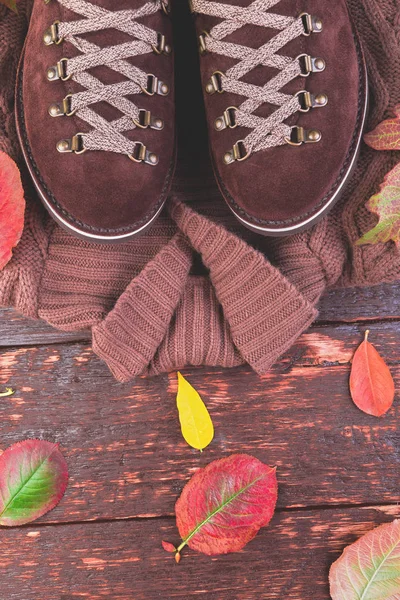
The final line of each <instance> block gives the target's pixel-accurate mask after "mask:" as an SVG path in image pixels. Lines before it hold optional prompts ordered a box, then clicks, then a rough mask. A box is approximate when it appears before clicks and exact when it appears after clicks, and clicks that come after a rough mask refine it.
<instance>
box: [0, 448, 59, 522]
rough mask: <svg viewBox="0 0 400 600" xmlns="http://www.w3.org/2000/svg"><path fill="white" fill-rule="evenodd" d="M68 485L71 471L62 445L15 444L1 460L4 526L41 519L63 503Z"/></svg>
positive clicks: (0, 506)
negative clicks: (62, 499)
mask: <svg viewBox="0 0 400 600" xmlns="http://www.w3.org/2000/svg"><path fill="white" fill-rule="evenodd" d="M67 482H68V468H67V464H66V462H65V459H64V457H63V456H62V454H61V452H60V451H59V449H58V444H53V443H52V442H46V441H44V440H25V441H23V442H19V443H17V444H13V445H12V446H10V447H9V448H7V450H6V451H5V452H4V453H3V454H2V455H1V456H0V525H7V526H13V525H22V524H23V523H29V522H30V521H34V520H35V519H38V518H39V517H41V516H42V515H44V514H45V513H46V512H48V511H49V510H51V509H53V508H54V507H55V506H56V505H57V504H58V503H59V501H60V500H61V498H62V497H63V495H64V492H65V489H66V487H67Z"/></svg>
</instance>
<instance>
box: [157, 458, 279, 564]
mask: <svg viewBox="0 0 400 600" xmlns="http://www.w3.org/2000/svg"><path fill="white" fill-rule="evenodd" d="M277 496H278V484H277V480H276V469H272V468H271V467H269V466H268V465H265V464H264V463H262V462H261V461H259V460H258V459H256V458H254V457H252V456H249V455H247V454H232V455H231V456H229V457H228V458H222V459H220V460H215V461H213V462H212V463H210V464H209V465H207V466H206V467H205V468H204V469H199V470H198V471H197V472H196V473H195V474H194V475H193V477H192V479H191V480H190V481H189V482H188V483H187V484H186V486H185V487H184V488H183V491H182V494H181V496H180V498H179V499H178V501H177V503H176V505H175V513H176V523H177V526H178V529H179V533H180V535H181V537H182V543H181V544H180V545H179V546H178V547H177V548H176V561H177V562H179V561H180V557H181V552H182V549H183V548H184V547H185V546H186V545H187V546H189V547H190V548H192V549H193V550H198V551H199V552H202V553H203V554H208V555H214V554H227V553H228V552H237V551H239V550H241V549H242V548H243V547H244V546H245V545H246V544H247V543H248V542H249V541H250V540H252V539H253V538H254V537H255V536H256V534H257V532H258V531H259V529H260V527H264V526H266V525H268V523H269V522H270V520H271V518H272V516H273V514H274V510H275V505H276V500H277ZM165 544H166V542H163V547H164V549H166V550H167V551H169V552H170V551H171V548H172V547H173V546H172V544H171V545H170V544H169V543H168V548H166V546H165Z"/></svg>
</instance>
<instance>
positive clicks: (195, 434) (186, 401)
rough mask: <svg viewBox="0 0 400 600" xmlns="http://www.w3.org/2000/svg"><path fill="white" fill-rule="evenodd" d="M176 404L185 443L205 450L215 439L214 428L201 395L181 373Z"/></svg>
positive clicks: (179, 374)
mask: <svg viewBox="0 0 400 600" xmlns="http://www.w3.org/2000/svg"><path fill="white" fill-rule="evenodd" d="M176 404H177V406H178V411H179V421H180V424H181V429H182V435H183V437H184V439H185V441H186V442H187V443H188V444H189V446H192V448H196V450H203V449H204V448H206V447H207V446H208V445H209V444H210V442H211V441H212V439H213V437H214V426H213V423H212V421H211V417H210V415H209V413H208V410H207V408H206V406H205V404H204V402H203V400H202V399H201V398H200V395H199V394H198V392H197V391H196V390H195V389H194V387H193V386H191V385H190V383H189V382H188V381H187V380H186V379H185V378H184V377H183V375H181V373H179V372H178V394H177V396H176Z"/></svg>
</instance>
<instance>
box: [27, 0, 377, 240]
mask: <svg viewBox="0 0 400 600" xmlns="http://www.w3.org/2000/svg"><path fill="white" fill-rule="evenodd" d="M175 1H177V2H179V1H180V2H183V1H187V0H175ZM191 9H192V12H193V14H194V15H195V21H196V28H197V31H198V35H199V47H200V53H201V77H202V81H203V88H204V97H205V105H206V114H207V120H208V125H209V141H210V152H211V157H212V164H213V168H214V172H215V177H216V180H217V182H218V185H219V188H220V190H221V193H222V195H223V196H224V198H225V200H226V202H227V203H228V206H229V207H230V209H231V210H232V211H233V213H234V214H235V216H236V217H237V218H238V219H239V220H240V221H241V222H242V223H243V224H244V225H245V226H247V227H249V228H250V229H252V230H254V231H256V232H259V233H261V234H264V235H289V234H292V233H296V232H298V231H300V230H302V229H304V228H306V227H309V226H311V225H312V224H314V223H315V222H316V221H317V220H318V219H320V218H321V217H322V216H323V215H324V214H325V213H326V212H327V211H328V210H330V208H331V207H332V206H333V205H334V203H335V202H336V201H337V200H338V199H339V197H340V195H341V193H342V191H343V188H344V186H345V184H346V182H347V180H348V178H349V176H350V174H351V171H352V168H353V167H354V164H355V161H356V158H357V154H358V150H359V147H360V143H361V136H362V130H363V126H364V122H365V117H366V110H367V96H368V94H367V76H366V69H365V62H364V59H363V54H362V50H361V48H360V44H359V41H358V38H357V34H356V32H355V31H354V27H353V25H352V23H351V19H350V16H349V13H348V10H347V6H346V1H345V0H336V1H335V2H330V3H328V2H326V0H191ZM171 16H172V14H171V5H170V0H169V1H168V0H147V1H146V0H118V1H116V0H35V2H34V7H33V13H32V18H31V24H30V29H29V33H28V36H27V40H26V44H25V50H24V54H23V57H22V60H21V65H20V69H19V74H18V81H17V102H16V111H17V124H18V132H19V137H20V141H21V145H22V148H23V152H24V155H25V159H26V161H27V164H28V167H29V170H30V173H31V175H32V178H33V180H34V183H35V185H36V187H37V189H38V192H39V195H40V197H41V199H42V201H43V203H44V204H45V206H46V207H47V209H48V210H49V212H50V214H51V215H52V216H53V217H54V219H55V220H56V221H57V222H58V223H59V224H60V225H61V226H63V227H64V228H66V229H67V230H68V231H70V232H71V233H75V234H76V235H78V236H80V237H83V238H85V239H87V240H92V241H98V242H107V241H108V242H117V241H123V240H126V239H128V238H130V237H132V236H134V235H137V234H139V233H141V232H143V231H144V230H145V229H146V228H147V227H149V226H150V225H151V224H152V223H153V222H154V220H155V219H156V218H157V216H158V215H159V213H160V211H161V210H162V207H163V205H164V203H165V201H166V198H167V196H168V192H169V190H170V186H171V181H172V177H173V174H174V168H175V162H176V142H175V102H174V58H173V51H172V23H171Z"/></svg>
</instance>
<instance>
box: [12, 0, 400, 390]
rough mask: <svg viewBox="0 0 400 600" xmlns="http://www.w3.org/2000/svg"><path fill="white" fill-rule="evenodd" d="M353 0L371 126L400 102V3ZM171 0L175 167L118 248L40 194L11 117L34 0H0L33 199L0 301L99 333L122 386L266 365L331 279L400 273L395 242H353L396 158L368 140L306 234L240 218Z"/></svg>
mask: <svg viewBox="0 0 400 600" xmlns="http://www.w3.org/2000/svg"><path fill="white" fill-rule="evenodd" d="M348 3H349V7H350V10H351V12H352V13H353V17H354V20H355V23H356V26H357V27H358V30H359V33H360V35H361V38H362V40H363V45H364V49H365V53H366V59H367V63H368V69H369V77H370V86H371V96H372V97H371V109H370V115H369V121H368V129H372V128H373V127H375V126H376V125H377V124H378V123H379V122H380V121H382V120H383V119H384V118H386V117H388V116H389V115H390V114H391V110H392V109H393V107H394V105H395V104H396V103H398V102H399V101H400V0H348ZM175 4H176V5H177V10H176V13H177V15H176V27H175V29H176V40H175V47H176V48H177V60H178V68H177V72H178V75H179V74H180V73H182V71H183V68H185V72H184V74H185V77H184V78H182V79H181V81H180V80H179V77H178V81H177V85H178V100H177V108H178V133H179V140H180V153H179V161H178V163H179V164H178V171H177V175H176V177H175V182H174V186H173V190H172V194H171V198H170V199H169V201H168V204H167V207H166V209H165V210H164V212H163V214H162V216H161V217H160V219H159V220H158V221H157V223H156V224H155V225H154V226H153V227H152V228H151V229H150V230H149V231H148V233H146V235H144V236H142V237H140V238H139V239H137V240H133V241H129V242H126V243H124V244H121V245H97V244H92V243H88V242H85V241H82V240H79V239H77V238H74V237H72V236H71V235H70V234H68V233H66V232H65V231H63V230H62V229H60V228H59V227H58V225H56V224H55V223H54V222H53V221H52V220H51V219H50V217H49V216H48V215H47V214H46V213H45V211H44V209H43V208H42V206H41V204H40V202H39V200H38V198H37V196H36V194H35V192H34V190H33V189H32V186H31V184H30V181H29V178H28V176H27V175H26V172H25V170H24V166H23V164H22V160H21V154H20V150H19V146H18V142H17V137H16V131H15V123H14V116H13V105H14V82H15V75H16V69H17V63H18V59H19V55H20V52H21V49H22V46H23V42H24V37H25V35H26V30H27V24H28V21H29V13H30V9H31V6H32V0H19V2H18V6H19V13H18V15H15V14H14V13H12V12H11V11H10V10H8V9H6V8H5V7H4V6H3V5H0V149H1V150H3V151H5V152H7V153H8V154H10V155H11V156H12V157H13V158H14V159H16V160H17V161H18V162H19V164H20V166H21V169H22V170H23V179H24V184H25V190H26V196H27V213H26V223H25V229H24V233H23V237H22V240H21V242H20V244H19V246H18V247H17V249H16V250H15V252H14V256H13V258H12V260H11V262H10V263H9V264H8V265H7V267H6V268H5V269H4V270H3V271H2V272H1V273H0V305H3V306H14V307H15V308H16V309H17V310H19V311H20V312H22V313H23V314H25V315H27V316H29V317H33V318H41V319H44V320H45V321H47V322H48V323H50V324H51V325H53V326H54V327H57V328H59V329H62V330H65V331H77V330H82V329H91V331H92V337H93V350H94V352H96V354H97V355H98V356H100V357H101V358H102V359H103V360H104V361H105V362H106V363H107V364H108V366H109V368H110V369H111V371H112V373H113V374H114V376H115V377H116V378H117V379H118V380H120V381H128V380H129V379H131V378H132V377H134V376H136V375H143V374H157V373H161V372H165V371H170V370H173V369H177V368H182V367H184V366H186V365H211V366H224V367H233V366H236V365H240V364H244V363H248V364H249V365H250V366H251V367H252V368H253V369H254V370H255V371H257V372H258V373H260V374H264V373H266V372H267V371H268V369H269V368H270V367H271V365H272V364H273V363H274V362H275V361H276V360H277V358H278V357H279V356H280V355H281V354H282V353H283V352H285V351H286V350H287V349H288V348H289V347H290V346H291V345H292V344H293V343H294V341H295V340H296V339H297V337H298V336H299V335H300V334H301V333H302V332H303V331H304V330H306V329H307V328H308V327H309V325H310V324H311V323H312V322H313V321H314V319H315V318H316V316H317V314H318V313H317V303H318V300H319V298H320V296H321V294H322V293H323V292H324V291H325V290H326V289H327V287H330V286H352V285H373V284H377V283H381V282H383V281H385V282H391V281H394V280H396V279H398V278H399V276H400V255H399V252H398V250H397V249H396V247H395V245H394V244H393V243H389V244H386V245H377V246H363V247H356V246H355V245H354V241H355V240H356V239H358V238H359V237H360V236H361V235H362V233H364V232H365V231H367V230H368V229H370V228H372V227H373V225H374V224H375V223H376V216H374V215H372V214H370V213H369V212H368V210H367V209H366V208H365V203H366V201H367V200H368V199H369V198H370V196H371V195H372V194H374V193H375V192H377V190H378V188H379V184H380V183H381V182H382V181H383V178H384V175H385V174H386V173H387V172H388V171H389V170H390V169H391V168H392V167H393V165H394V164H395V162H396V161H398V160H399V159H400V156H399V153H397V154H396V153H389V152H376V151H373V150H371V149H369V148H367V147H366V146H364V147H363V148H362V153H361V157H360V160H359V162H358V166H357V168H356V171H355V173H354V175H353V177H352V180H351V183H350V184H349V185H348V186H347V190H346V192H345V195H344V197H343V198H342V200H341V201H340V203H339V204H338V205H337V206H336V207H335V209H334V211H333V212H331V213H330V214H329V215H328V216H327V217H326V218H325V219H324V220H323V221H321V222H320V223H319V224H318V225H316V226H315V227H314V228H313V229H312V230H310V231H307V232H305V233H302V234H298V235H295V236H293V237H289V238H284V239H267V238H261V237H259V236H256V235H255V234H252V233H250V232H246V231H244V230H243V229H242V228H241V226H240V225H239V224H238V223H237V222H236V221H235V219H234V217H233V216H231V214H230V213H229V210H228V209H227V208H226V206H225V204H224V202H223V200H222V198H221V197H220V194H219V192H218V189H217V186H216V184H215V182H214V178H213V175H212V173H211V168H210V164H209V160H208V153H207V148H206V142H205V136H204V128H205V126H204V121H203V115H202V112H201V110H202V109H201V101H200V100H199V98H200V90H199V83H198V65H197V62H196V61H197V57H196V56H195V53H194V51H193V48H194V46H195V41H194V32H193V30H192V28H191V25H190V21H188V20H187V17H186V16H185V10H184V9H183V4H184V3H182V2H181V1H178V2H176V3H175ZM186 44H189V46H190V50H191V51H190V52H189V51H188V49H187V48H186ZM343 67H344V68H345V64H344V65H343ZM185 94H186V95H185ZM193 115H195V116H196V118H195V119H194V118H193ZM190 127H191V129H190ZM188 128H189V129H188ZM267 176H268V173H267V172H266V177H267ZM133 201H134V199H133Z"/></svg>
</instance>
